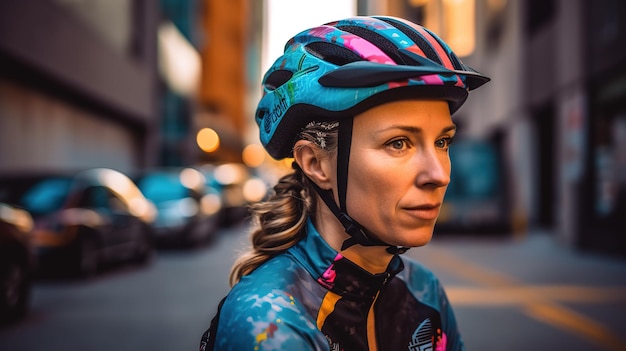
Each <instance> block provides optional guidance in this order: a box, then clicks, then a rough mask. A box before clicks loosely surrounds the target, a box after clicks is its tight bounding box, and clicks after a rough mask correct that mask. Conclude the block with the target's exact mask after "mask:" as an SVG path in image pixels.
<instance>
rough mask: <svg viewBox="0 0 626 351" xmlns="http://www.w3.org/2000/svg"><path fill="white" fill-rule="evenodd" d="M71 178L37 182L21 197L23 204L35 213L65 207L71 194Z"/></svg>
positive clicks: (47, 212)
mask: <svg viewBox="0 0 626 351" xmlns="http://www.w3.org/2000/svg"><path fill="white" fill-rule="evenodd" d="M70 185H71V180H70V179H65V178H50V179H44V180H42V181H39V182H38V183H35V184H34V185H33V186H32V187H31V188H29V189H28V190H27V191H26V192H25V193H24V195H23V196H22V198H21V201H20V202H21V205H22V206H24V208H25V209H26V210H28V211H29V212H30V213H32V214H33V215H45V214H49V213H51V212H54V211H58V210H59V209H61V208H62V207H63V204H64V203H65V200H66V198H67V196H68V194H69V190H70Z"/></svg>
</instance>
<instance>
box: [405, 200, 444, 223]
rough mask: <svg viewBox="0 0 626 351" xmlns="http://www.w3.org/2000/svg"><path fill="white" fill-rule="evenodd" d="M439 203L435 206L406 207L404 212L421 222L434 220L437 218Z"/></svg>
mask: <svg viewBox="0 0 626 351" xmlns="http://www.w3.org/2000/svg"><path fill="white" fill-rule="evenodd" d="M440 208H441V204H440V203H436V204H423V205H419V206H414V207H407V208H405V209H404V210H405V211H406V212H407V213H409V214H410V215H412V216H413V217H416V218H419V219H422V220H429V221H430V220H435V219H437V217H438V216H439V209H440Z"/></svg>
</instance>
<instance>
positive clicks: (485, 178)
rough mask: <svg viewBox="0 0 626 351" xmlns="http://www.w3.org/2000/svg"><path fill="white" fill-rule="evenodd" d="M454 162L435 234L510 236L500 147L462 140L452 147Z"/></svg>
mask: <svg viewBox="0 0 626 351" xmlns="http://www.w3.org/2000/svg"><path fill="white" fill-rule="evenodd" d="M450 160H451V162H452V172H451V175H450V184H449V186H448V189H447V191H446V196H445V200H444V202H443V205H442V207H441V212H440V215H439V218H438V220H437V224H436V226H435V232H437V233H472V234H478V235H480V234H506V233H510V232H511V228H512V220H511V206H510V203H509V196H508V192H507V190H508V188H507V177H506V173H505V169H504V165H503V161H502V159H501V155H500V152H499V149H498V147H497V146H496V145H495V144H493V143H491V142H489V141H484V140H474V139H465V140H458V141H455V142H454V145H452V146H451V147H450Z"/></svg>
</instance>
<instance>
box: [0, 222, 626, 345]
mask: <svg viewBox="0 0 626 351" xmlns="http://www.w3.org/2000/svg"><path fill="white" fill-rule="evenodd" d="M246 241H247V231H246V227H245V225H243V224H242V225H239V226H235V227H232V228H228V229H223V230H222V231H221V232H220V234H219V236H218V238H217V239H216V241H215V242H214V243H213V244H212V245H210V246H207V247H203V248H200V249H196V250H190V251H183V250H176V251H174V250H166V251H159V254H158V255H157V257H156V258H155V260H154V262H152V264H151V265H150V266H148V267H136V266H128V267H118V268H116V269H112V270H110V271H107V272H104V273H102V274H100V275H98V276H97V277H95V278H92V279H90V280H87V281H58V280H56V281H55V280H44V281H37V282H36V284H35V289H34V292H33V299H32V308H31V311H30V313H29V314H28V316H27V317H26V319H25V320H23V321H22V322H20V323H18V324H17V325H14V326H9V327H4V328H2V329H0V350H3V351H35V350H54V351H74V350H90V351H99V350H102V351H105V350H106V351H111V350H116V351H126V350H129V351H130V350H151V351H172V350H196V349H197V348H198V344H199V339H200V335H201V334H202V332H203V331H204V330H205V329H206V328H207V327H208V323H209V321H210V318H211V317H212V315H213V313H214V311H215V309H216V307H217V304H218V302H219V300H220V298H221V297H222V296H223V295H224V294H225V293H226V292H227V291H228V283H227V277H228V272H229V269H230V266H231V264H232V263H233V261H234V259H235V257H236V254H237V251H238V250H240V249H241V248H242V247H243V246H244V245H247V244H246ZM406 255H408V256H411V257H414V258H418V259H419V260H421V261H422V262H423V263H425V264H426V265H427V266H429V267H430V268H432V269H433V270H434V271H435V273H437V274H438V275H439V277H440V278H441V280H442V281H443V283H444V285H445V287H446V289H447V292H448V295H449V297H450V300H451V301H452V304H453V306H454V308H455V311H456V315H457V319H458V323H459V326H460V329H461V332H462V334H463V337H464V339H465V343H466V347H467V349H468V350H507V351H515V350H520V351H521V350H570V351H572V350H598V351H603V350H609V351H618V350H622V351H623V350H626V337H625V335H626V313H624V312H626V262H625V261H623V260H616V259H611V258H607V257H603V256H594V255H591V254H579V253H576V252H573V251H571V250H568V249H566V248H564V247H561V246H559V245H558V243H556V242H554V241H553V239H552V238H551V237H550V236H549V235H547V234H542V233H535V234H529V235H527V236H525V237H523V238H515V239H508V238H507V239H498V238H467V237H465V238H460V237H451V236H447V237H441V238H435V239H434V240H433V242H432V243H430V244H429V245H428V246H426V247H424V248H417V249H411V250H409V251H408V252H407V253H406Z"/></svg>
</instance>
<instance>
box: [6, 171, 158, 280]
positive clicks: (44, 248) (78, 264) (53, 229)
mask: <svg viewBox="0 0 626 351" xmlns="http://www.w3.org/2000/svg"><path fill="white" fill-rule="evenodd" d="M0 186H2V187H3V189H2V190H1V191H0V193H2V194H3V195H4V196H5V197H8V198H11V201H12V202H13V203H15V204H16V205H18V206H20V207H21V208H23V209H25V210H27V211H28V212H29V213H30V214H31V215H32V216H33V219H34V224H35V227H34V231H33V236H34V245H35V249H36V257H37V263H38V269H39V270H40V271H41V272H47V271H49V270H54V271H55V272H60V273H73V274H75V275H79V276H89V275H93V274H95V273H96V272H97V271H98V269H99V268H101V267H102V266H103V265H106V264H110V263H113V262H121V261H136V262H139V263H146V262H148V261H149V260H150V258H151V257H152V255H153V252H154V240H153V232H152V228H151V223H152V221H153V220H154V217H155V212H156V210H155V209H154V205H153V204H152V203H151V202H150V201H148V200H147V199H146V198H145V197H144V196H143V194H142V193H141V191H140V190H139V188H137V186H136V185H135V184H134V183H133V182H132V180H131V179H130V178H128V177H127V176H126V175H124V174H123V173H120V172H118V171H115V170H112V169H107V168H95V169H89V170H86V171H82V172H79V173H77V174H56V175H36V176H22V177H15V178H13V179H2V180H0Z"/></svg>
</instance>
